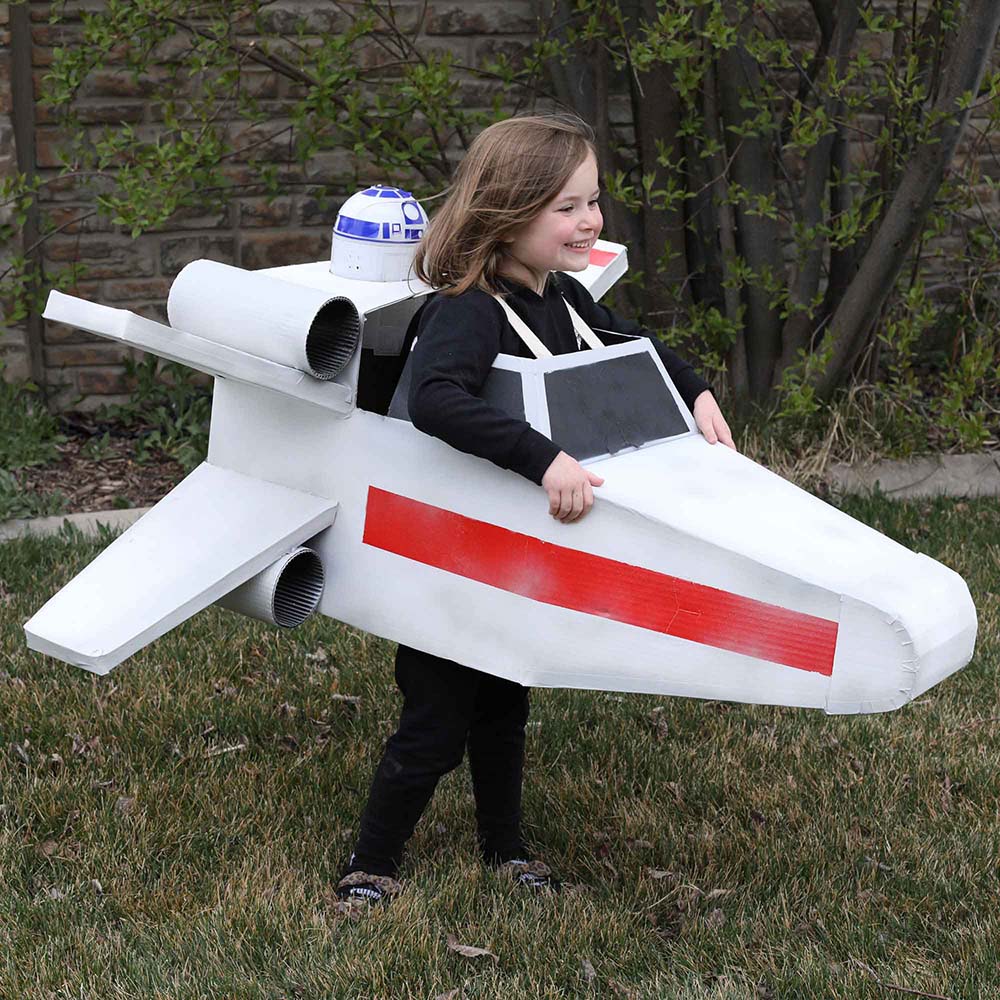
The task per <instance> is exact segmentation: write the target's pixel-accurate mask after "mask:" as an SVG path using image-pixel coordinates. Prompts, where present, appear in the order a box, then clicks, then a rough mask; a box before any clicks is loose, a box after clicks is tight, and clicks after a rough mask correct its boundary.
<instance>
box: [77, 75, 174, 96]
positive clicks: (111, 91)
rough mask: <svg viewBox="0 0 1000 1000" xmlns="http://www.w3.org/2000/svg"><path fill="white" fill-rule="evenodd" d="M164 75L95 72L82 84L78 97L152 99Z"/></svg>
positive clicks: (161, 84) (160, 85) (162, 81)
mask: <svg viewBox="0 0 1000 1000" xmlns="http://www.w3.org/2000/svg"><path fill="white" fill-rule="evenodd" d="M165 81H166V73H165V72H163V71H160V72H158V73H141V74H139V76H138V77H137V76H135V75H134V74H132V73H131V72H129V71H128V70H119V71H115V70H106V69H105V70H97V71H96V72H94V73H91V75H90V76H88V77H87V79H86V80H85V81H84V82H83V85H82V86H81V87H80V97H81V98H86V97H152V96H153V95H155V94H156V92H157V91H158V90H160V89H161V88H162V87H163V84H164V82H165Z"/></svg>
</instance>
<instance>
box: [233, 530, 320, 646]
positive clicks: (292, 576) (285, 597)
mask: <svg viewBox="0 0 1000 1000" xmlns="http://www.w3.org/2000/svg"><path fill="white" fill-rule="evenodd" d="M323 583H324V577H323V563H322V561H321V560H320V558H319V556H318V555H316V553H315V552H313V550H312V549H307V548H304V547H303V548H297V549H293V550H292V551H291V552H288V553H286V554H285V555H283V556H282V557H281V558H280V559H278V560H277V561H276V562H273V563H271V565H270V566H268V567H267V569H264V570H261V571H260V572H259V573H258V574H257V575H256V576H253V577H251V578H250V579H249V580H247V582H246V583H244V584H242V585H240V586H239V587H237V588H236V589H235V590H232V591H230V592H229V593H228V594H226V596H225V597H222V598H220V599H219V600H218V601H216V603H217V604H218V605H219V606H220V607H223V608H228V609H229V610H230V611H238V612H239V613H240V614H242V615H246V616H247V617H248V618H257V619H258V620H260V621H264V622H268V623H269V624H271V625H280V626H281V627H282V628H295V626H296V625H301V624H302V623H303V622H304V621H305V620H306V619H307V618H308V617H309V616H310V615H311V614H312V613H313V612H314V611H315V610H316V608H317V607H318V606H319V601H320V598H321V597H322V596H323Z"/></svg>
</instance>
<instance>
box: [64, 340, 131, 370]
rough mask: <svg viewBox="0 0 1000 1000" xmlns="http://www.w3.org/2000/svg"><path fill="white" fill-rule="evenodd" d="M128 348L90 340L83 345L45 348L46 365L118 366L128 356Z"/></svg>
mask: <svg viewBox="0 0 1000 1000" xmlns="http://www.w3.org/2000/svg"><path fill="white" fill-rule="evenodd" d="M128 353H129V352H128V348H127V347H123V346H122V345H121V344H109V343H108V342H107V341H94V340H90V341H87V342H86V343H83V344H60V345H59V346H57V347H48V346H46V348H45V364H46V365H47V366H48V367H50V368H66V367H76V366H77V365H118V364H121V363H122V361H124V360H125V358H126V357H127V356H128Z"/></svg>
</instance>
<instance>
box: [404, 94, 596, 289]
mask: <svg viewBox="0 0 1000 1000" xmlns="http://www.w3.org/2000/svg"><path fill="white" fill-rule="evenodd" d="M590 153H592V154H594V156H595V157H596V155H597V152H596V149H595V146H594V133H593V131H592V130H591V128H590V126H589V125H587V124H586V122H584V121H582V120H581V119H580V118H577V117H576V116H575V115H563V114H548V115H524V116H520V117H515V118H508V119H506V120H505V121H502V122H497V123H496V124H494V125H490V127H489V128H487V129H484V130H483V131H482V132H481V133H480V134H479V135H478V136H477V137H476V138H475V140H474V141H473V143H472V145H471V146H470V147H469V151H468V153H467V154H466V156H465V159H464V160H462V162H461V164H460V165H459V168H458V171H457V172H456V174H455V180H454V183H453V185H452V187H451V190H450V191H449V192H448V197H447V198H446V199H445V202H444V204H443V205H442V206H441V208H440V210H439V211H438V212H437V214H436V215H435V216H434V218H433V219H432V220H431V223H430V226H429V227H428V229H427V232H426V234H425V235H424V238H423V240H422V241H421V244H420V246H419V247H418V248H417V253H416V258H415V260H414V268H415V270H416V273H417V276H418V277H419V278H420V279H421V280H422V281H426V282H427V283H428V284H429V285H432V286H433V287H435V288H440V289H442V291H443V293H444V294H445V295H458V294H459V293H460V292H464V291H467V290H468V289H470V288H481V289H482V290H483V291H486V292H490V293H491V294H492V293H494V292H497V291H499V290H500V287H499V277H500V274H501V270H502V264H503V261H504V256H505V254H506V247H505V244H504V240H505V239H508V238H509V237H510V236H512V235H513V234H514V232H515V231H516V230H517V229H518V228H519V227H520V226H523V225H524V224H525V223H527V222H530V221H531V220H532V219H533V218H535V216H536V215H538V213H539V212H540V211H541V210H542V209H543V208H544V207H545V205H546V204H548V202H550V201H551V200H552V199H553V198H555V197H556V196H557V195H558V194H559V192H560V191H561V190H562V188H563V187H564V186H565V184H566V182H567V181H568V180H569V178H570V177H572V175H573V172H574V171H575V170H576V168H577V167H579V166H580V164H581V163H583V161H584V160H585V159H586V158H587V155H588V154H590Z"/></svg>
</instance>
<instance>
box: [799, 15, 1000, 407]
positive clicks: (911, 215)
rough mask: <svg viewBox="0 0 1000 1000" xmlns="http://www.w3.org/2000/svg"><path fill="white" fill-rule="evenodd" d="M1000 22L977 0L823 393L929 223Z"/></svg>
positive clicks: (860, 281) (820, 386) (843, 323)
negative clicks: (963, 105)
mask: <svg viewBox="0 0 1000 1000" xmlns="http://www.w3.org/2000/svg"><path fill="white" fill-rule="evenodd" d="M998 29H1000V4H998V3H996V0H969V3H968V5H967V7H966V10H965V16H964V18H963V20H962V22H961V24H960V26H959V30H958V34H957V37H956V39H955V44H954V46H953V47H952V49H951V61H950V63H949V65H948V66H947V67H946V70H945V74H944V79H943V81H942V86H941V93H940V96H939V97H938V99H937V101H935V102H934V105H933V108H932V113H933V114H934V115H935V116H942V118H941V120H940V121H938V122H937V123H936V124H935V125H934V127H933V141H930V142H923V143H921V144H920V145H919V146H918V147H917V148H916V149H915V151H914V153H913V156H912V157H911V159H910V161H909V162H908V164H907V165H906V167H905V169H904V170H903V173H902V176H901V178H900V182H899V187H898V188H897V190H896V194H895V196H894V197H893V199H892V202H891V204H890V206H889V209H888V211H887V212H886V214H885V217H884V219H883V220H882V223H881V225H880V226H879V228H878V231H877V232H876V233H875V235H874V238H873V239H872V242H871V245H870V246H869V248H868V250H867V252H866V253H865V256H864V258H863V260H862V262H861V267H860V269H859V271H858V273H857V275H856V276H855V278H854V280H853V281H852V282H851V283H850V285H849V286H848V288H847V290H846V292H845V293H844V297H843V299H842V300H841V302H840V304H839V305H838V307H837V309H836V311H835V313H834V314H833V317H832V319H831V323H830V336H831V338H832V355H831V358H830V361H829V363H828V364H827V366H826V368H825V370H824V371H823V372H822V373H821V374H820V375H819V377H818V378H817V379H816V388H817V390H818V391H819V393H820V394H821V395H823V396H829V395H830V394H831V393H832V392H833V390H834V389H835V388H836V387H837V386H838V385H839V384H840V383H841V382H842V381H843V380H844V378H845V377H846V375H847V373H848V372H849V371H850V370H851V367H852V366H853V364H854V362H855V361H856V360H857V357H858V355H859V354H860V352H861V350H862V348H863V347H864V343H865V338H866V337H867V335H868V331H869V330H870V328H871V325H872V319H873V317H874V316H877V315H878V313H879V311H880V310H881V308H882V306H883V304H884V302H885V300H886V299H887V298H888V296H889V295H890V294H891V292H892V289H893V286H894V285H895V281H896V278H897V276H898V275H899V271H900V269H901V268H902V266H903V262H904V261H905V259H906V255H907V254H908V253H909V251H910V248H911V247H912V246H913V244H914V242H915V240H916V239H917V237H918V236H919V234H920V233H921V232H922V230H923V227H924V223H925V221H926V218H927V214H928V212H929V211H930V209H931V206H932V205H933V203H934V198H935V196H936V195H937V192H938V189H939V188H940V186H941V181H942V179H943V178H944V173H945V170H946V169H947V167H948V165H949V164H950V162H951V158H952V156H953V155H954V153H955V147H956V146H957V145H958V140H959V138H960V137H961V134H962V131H963V129H964V128H965V124H966V122H967V120H968V117H969V112H968V110H960V109H959V102H960V100H962V99H963V98H964V99H968V98H969V96H971V97H972V98H975V97H976V95H977V94H978V92H979V87H980V84H981V83H982V79H983V74H984V73H985V70H986V65H987V62H988V60H989V56H990V53H991V51H992V49H993V44H994V41H995V39H996V36H997V31H998Z"/></svg>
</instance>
